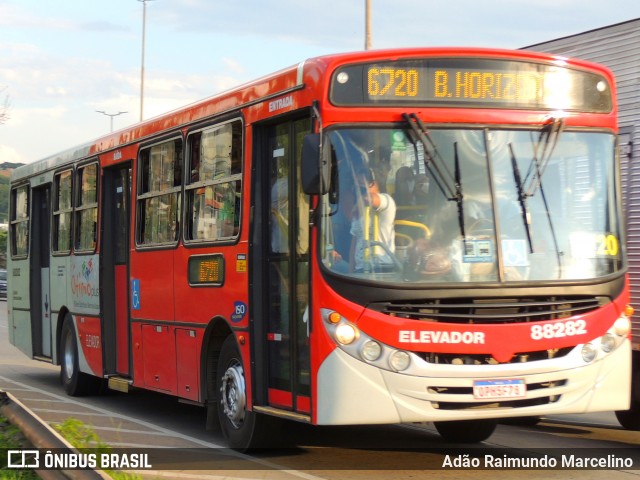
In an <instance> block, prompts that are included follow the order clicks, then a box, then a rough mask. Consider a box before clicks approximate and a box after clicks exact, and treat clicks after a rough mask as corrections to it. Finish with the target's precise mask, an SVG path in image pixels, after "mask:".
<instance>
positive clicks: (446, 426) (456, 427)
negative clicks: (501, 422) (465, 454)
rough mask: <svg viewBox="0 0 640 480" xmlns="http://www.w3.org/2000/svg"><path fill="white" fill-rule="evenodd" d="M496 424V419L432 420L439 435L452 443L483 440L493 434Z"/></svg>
mask: <svg viewBox="0 0 640 480" xmlns="http://www.w3.org/2000/svg"><path fill="white" fill-rule="evenodd" d="M497 424H498V422H497V420H458V421H454V422H434V425H435V427H436V430H438V433H439V434H440V436H442V438H444V439H445V440H447V441H448V442H453V443H478V442H483V441H485V440H486V439H487V438H489V437H490V436H491V434H493V432H494V430H495V429H496V425H497Z"/></svg>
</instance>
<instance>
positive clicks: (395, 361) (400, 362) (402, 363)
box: [389, 350, 411, 372]
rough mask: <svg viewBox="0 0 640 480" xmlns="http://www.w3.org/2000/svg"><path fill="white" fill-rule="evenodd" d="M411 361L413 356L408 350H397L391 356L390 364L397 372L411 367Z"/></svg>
mask: <svg viewBox="0 0 640 480" xmlns="http://www.w3.org/2000/svg"><path fill="white" fill-rule="evenodd" d="M410 363H411V357H410V356H409V354H408V353H407V352H403V351H402V350H396V351H395V352H393V353H392V354H391V356H390V357H389V366H390V367H391V368H393V369H394V370H395V371H396V372H401V371H402V370H406V369H407V368H409V364H410Z"/></svg>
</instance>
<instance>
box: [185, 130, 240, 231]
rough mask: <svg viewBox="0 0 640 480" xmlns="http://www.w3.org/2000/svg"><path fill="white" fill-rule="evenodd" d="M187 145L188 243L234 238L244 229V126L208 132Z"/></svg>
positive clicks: (191, 140)
mask: <svg viewBox="0 0 640 480" xmlns="http://www.w3.org/2000/svg"><path fill="white" fill-rule="evenodd" d="M187 141H188V142H189V143H188V148H187V151H188V152H189V158H188V159H187V171H188V172H190V178H188V179H187V185H186V187H185V192H186V208H187V222H188V225H187V227H186V230H185V237H186V240H187V241H194V242H197V241H201V242H203V241H217V240H229V239H231V238H234V237H236V236H237V235H238V233H239V227H240V195H241V191H242V185H241V180H242V123H241V122H240V121H232V122H228V123H224V124H222V125H216V126H214V127H210V128H206V129H205V130H202V131H199V132H195V133H192V134H191V135H189V138H188V140H187Z"/></svg>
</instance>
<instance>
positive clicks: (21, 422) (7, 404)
mask: <svg viewBox="0 0 640 480" xmlns="http://www.w3.org/2000/svg"><path fill="white" fill-rule="evenodd" d="M0 412H2V414H3V415H4V416H5V417H6V418H7V420H9V422H11V423H12V424H13V425H15V426H16V427H18V428H19V429H20V431H21V432H22V434H23V435H24V436H25V438H26V439H27V440H28V441H29V442H30V443H31V445H33V447H34V448H37V449H47V450H55V451H57V452H64V451H66V452H68V453H74V454H79V453H80V452H79V451H78V450H77V449H76V448H75V447H74V446H73V445H71V444H70V443H69V442H68V441H66V440H65V439H64V438H63V437H62V436H61V435H60V434H59V433H58V432H56V431H55V430H54V429H53V428H51V427H50V426H49V425H48V424H46V423H45V422H43V421H42V420H41V419H40V418H39V417H38V416H37V415H36V414H35V413H33V412H32V411H31V410H30V409H29V408H28V407H27V406H26V405H24V404H23V403H22V402H20V400H18V399H17V398H15V397H14V396H13V395H11V394H10V393H9V392H5V391H3V390H0ZM34 470H35V471H36V473H37V474H38V475H39V476H40V478H42V479H44V480H109V479H111V477H110V476H109V475H107V474H106V473H105V472H104V471H102V470H41V469H34Z"/></svg>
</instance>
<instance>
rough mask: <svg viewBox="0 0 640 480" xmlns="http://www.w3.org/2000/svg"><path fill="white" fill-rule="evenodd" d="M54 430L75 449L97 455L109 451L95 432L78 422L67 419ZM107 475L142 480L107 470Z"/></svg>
mask: <svg viewBox="0 0 640 480" xmlns="http://www.w3.org/2000/svg"><path fill="white" fill-rule="evenodd" d="M54 428H55V429H56V430H57V431H58V433H60V435H62V436H63V437H64V438H65V439H66V440H67V441H68V442H69V443H70V444H71V445H73V446H74V447H76V448H81V449H83V450H84V449H86V450H89V451H90V452H91V453H96V454H99V455H100V454H103V453H109V452H110V451H111V447H110V446H109V445H107V444H106V443H104V442H103V441H102V440H101V439H100V437H99V436H98V434H97V433H96V432H95V430H93V428H92V427H91V426H89V425H87V424H85V423H84V422H82V421H80V420H77V419H75V418H67V419H66V420H65V421H64V422H62V423H60V424H58V425H55V426H54ZM107 473H108V474H109V476H110V477H111V478H113V479H115V480H142V477H140V476H139V475H131V474H129V473H125V472H118V471H113V470H107Z"/></svg>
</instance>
